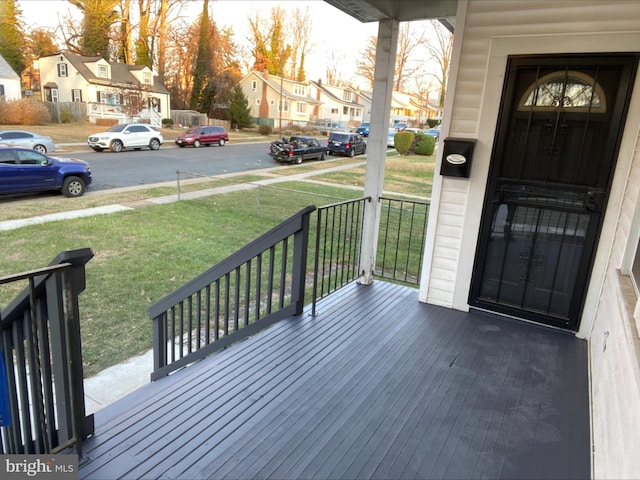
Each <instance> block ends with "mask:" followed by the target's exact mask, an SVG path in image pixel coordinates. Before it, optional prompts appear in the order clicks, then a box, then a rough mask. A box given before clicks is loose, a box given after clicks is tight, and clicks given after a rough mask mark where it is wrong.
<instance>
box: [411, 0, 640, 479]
mask: <svg viewBox="0 0 640 480" xmlns="http://www.w3.org/2000/svg"><path fill="white" fill-rule="evenodd" d="M459 6H460V13H461V14H460V15H458V18H457V19H456V40H457V41H458V42H462V43H461V45H460V46H459V47H460V57H459V61H458V62H457V63H456V65H457V75H455V78H450V79H449V81H450V91H449V92H447V94H448V96H449V95H451V96H452V98H447V99H446V101H447V105H448V106H449V109H448V111H447V117H448V118H445V119H444V120H445V123H444V124H443V127H446V128H445V130H443V132H444V134H443V138H444V137H455V138H470V139H477V140H478V143H477V144H476V150H475V153H474V159H473V165H472V168H471V177H470V178H469V179H468V180H460V179H453V178H448V177H444V178H443V177H438V175H437V174H436V178H435V179H434V192H433V195H434V198H433V199H432V212H431V217H430V218H433V219H437V220H436V221H437V223H436V224H435V225H434V224H431V226H430V231H429V234H428V236H427V238H428V240H429V243H428V248H429V251H427V254H426V257H427V258H428V260H426V264H427V265H428V267H429V269H428V272H427V273H425V276H426V277H427V280H425V284H426V287H424V291H421V298H422V299H424V300H426V301H428V302H430V303H434V304H439V305H445V306H453V307H454V308H459V309H466V308H468V303H467V302H468V293H469V286H470V280H471V275H472V269H473V261H474V257H475V248H476V243H477V236H478V230H479V224H480V216H481V214H482V204H483V201H484V192H485V188H486V183H487V178H488V172H489V164H490V160H491V150H492V148H493V139H494V136H495V129H496V125H497V115H498V111H499V103H500V98H501V93H502V87H503V85H502V83H503V81H504V72H505V69H504V66H505V65H506V58H507V56H508V55H510V54H518V55H529V54H572V53H597V52H608V51H610V52H619V51H631V52H640V2H637V1H623V0H612V1H608V2H602V1H580V2H577V1H574V0H557V1H537V0H519V1H513V2H507V1H503V0H482V1H480V0H470V1H468V2H465V1H461V2H459ZM465 6H466V10H465ZM639 85H640V82H636V86H635V89H636V91H635V92H634V97H633V98H632V105H631V106H630V109H629V118H628V119H627V127H626V128H625V136H624V137H623V139H622V145H621V155H620V157H619V158H618V163H617V165H616V172H615V175H614V179H613V185H612V189H611V196H610V200H609V204H608V206H607V210H606V212H605V216H604V222H603V228H602V233H601V236H600V239H599V243H598V247H597V252H596V257H595V260H594V266H593V273H592V275H591V279H590V284H589V287H588V290H587V291H588V293H587V299H586V302H585V307H584V311H583V316H582V323H581V329H580V332H578V336H581V337H582V338H585V339H588V340H589V348H590V365H591V369H592V376H591V401H592V432H593V435H592V438H593V451H594V453H593V472H592V478H635V477H637V474H638V472H640V457H639V456H638V455H634V454H631V453H630V452H637V451H639V450H640V435H638V432H640V408H638V405H640V366H639V363H640V362H639V356H640V332H639V331H638V327H637V321H636V320H635V319H634V318H633V309H634V307H635V306H636V302H637V297H636V293H635V291H634V289H633V287H632V284H631V280H630V278H629V277H628V276H625V275H624V271H623V272H622V273H621V271H620V269H621V267H626V268H627V273H628V269H629V268H630V257H632V256H633V255H634V254H635V248H636V246H637V244H638V241H639V238H638V231H637V230H638V229H639V224H640V218H638V217H640V207H638V204H639V203H640V196H639V193H638V186H639V185H640V159H639V158H638V157H640V153H638V151H639V150H640V148H638V146H637V141H638V139H637V136H638V132H639V131H640V119H638V118H637V117H640V113H636V112H637V111H638V110H639V109H640V92H639V91H638V88H639V87H638V86H639ZM634 148H635V158H634V163H633V166H632V164H631V160H632V158H631V157H632V156H633V152H634ZM630 150H631V152H632V153H631V154H630V153H629V151H630ZM440 161H441V158H438V162H440ZM438 169H439V163H438V166H437V167H436V172H437V171H438ZM430 223H431V222H430ZM634 229H635V234H634V235H631V233H632V232H633V231H634ZM630 235H631V236H630ZM630 252H631V253H630ZM429 255H431V257H429ZM625 260H626V264H625ZM637 313H638V312H637V311H636V314H637Z"/></svg>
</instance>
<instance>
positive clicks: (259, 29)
mask: <svg viewBox="0 0 640 480" xmlns="http://www.w3.org/2000/svg"><path fill="white" fill-rule="evenodd" d="M248 20H249V28H250V31H251V37H252V38H251V40H252V42H253V57H254V63H253V68H254V69H255V70H258V71H260V72H267V73H269V74H270V75H278V76H284V77H285V78H291V79H298V80H304V79H305V70H304V59H305V57H306V56H307V55H308V53H309V52H310V50H311V45H310V38H311V25H312V22H311V17H310V14H309V10H308V8H307V10H305V11H304V12H301V11H300V9H298V8H296V10H295V11H294V12H293V15H292V14H291V13H290V12H287V11H285V10H284V8H283V7H281V6H278V7H274V8H272V9H271V15H270V17H269V19H268V20H264V19H262V18H261V17H259V16H258V14H257V13H255V14H254V15H253V17H249V19H248Z"/></svg>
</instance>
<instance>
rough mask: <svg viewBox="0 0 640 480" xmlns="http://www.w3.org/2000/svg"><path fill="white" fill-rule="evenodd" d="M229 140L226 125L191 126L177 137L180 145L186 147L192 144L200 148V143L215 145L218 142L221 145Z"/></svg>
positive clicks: (177, 143)
mask: <svg viewBox="0 0 640 480" xmlns="http://www.w3.org/2000/svg"><path fill="white" fill-rule="evenodd" d="M228 141H229V135H228V134H227V131H226V130H225V129H224V127H220V126H217V125H214V126H208V127H206V126H199V127H191V128H190V129H189V130H187V131H186V132H185V133H183V134H182V135H180V136H179V137H178V138H176V140H175V142H176V145H178V146H179V147H186V146H187V145H191V146H192V147H196V148H198V147H199V146H200V145H206V146H209V145H213V144H217V145H220V146H221V147H223V146H224V144H225V143H227V142H228Z"/></svg>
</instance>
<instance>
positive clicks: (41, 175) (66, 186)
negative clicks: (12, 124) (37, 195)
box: [0, 147, 91, 197]
mask: <svg viewBox="0 0 640 480" xmlns="http://www.w3.org/2000/svg"><path fill="white" fill-rule="evenodd" d="M89 184H91V168H90V167H89V164H88V163H87V162H85V161H84V160H77V159H74V158H56V157H50V156H48V155H45V154H43V153H39V152H36V151H34V150H29V149H26V148H18V147H0V194H9V193H11V194H13V193H28V192H41V191H47V190H60V191H62V193H63V194H64V195H65V196H67V197H79V196H81V195H82V194H83V193H84V192H85V190H86V188H87V186H88V185H89Z"/></svg>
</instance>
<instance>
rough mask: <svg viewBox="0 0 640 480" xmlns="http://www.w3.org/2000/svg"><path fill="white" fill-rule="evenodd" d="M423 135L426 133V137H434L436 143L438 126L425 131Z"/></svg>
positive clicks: (438, 131)
mask: <svg viewBox="0 0 640 480" xmlns="http://www.w3.org/2000/svg"><path fill="white" fill-rule="evenodd" d="M424 133H426V134H427V135H431V136H432V137H435V138H436V142H437V141H438V140H439V139H440V126H439V125H438V126H437V127H433V128H430V129H428V130H425V131H424Z"/></svg>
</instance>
